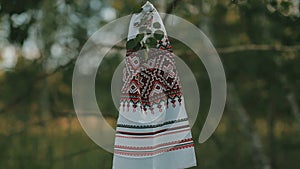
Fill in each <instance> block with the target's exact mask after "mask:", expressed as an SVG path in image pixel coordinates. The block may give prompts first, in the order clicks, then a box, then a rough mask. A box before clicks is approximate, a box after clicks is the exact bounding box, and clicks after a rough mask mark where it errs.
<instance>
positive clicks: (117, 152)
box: [114, 143, 194, 156]
mask: <svg viewBox="0 0 300 169" xmlns="http://www.w3.org/2000/svg"><path fill="white" fill-rule="evenodd" d="M191 147H194V143H190V144H186V145H182V146H176V147H173V148H165V149H161V150H156V151H153V152H124V151H118V150H115V151H114V153H115V154H121V155H128V156H153V155H156V154H159V153H163V152H170V151H175V150H181V149H185V148H191Z"/></svg>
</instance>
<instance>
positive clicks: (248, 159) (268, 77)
mask: <svg viewBox="0 0 300 169" xmlns="http://www.w3.org/2000/svg"><path fill="white" fill-rule="evenodd" d="M144 2H145V1H142V0H110V1H108V0H23V1H20V0H0V168H1V169H41V168H43V169H44V168H45V169H52V168H55V169H73V168H76V169H87V168H89V169H100V168H101V169H109V168H111V167H112V154H110V153H108V152H106V151H104V150H103V149H101V148H100V147H98V146H97V145H96V144H95V143H94V142H93V141H92V140H91V139H89V137H88V136H87V135H86V134H85V132H84V131H83V129H82V128H81V126H80V124H79V122H78V120H77V118H76V114H75V112H74V108H73V103H72V92H71V89H72V73H73V68H74V64H75V60H76V58H77V56H78V54H79V52H80V50H81V48H82V46H83V44H84V43H85V42H86V41H87V39H88V38H89V37H90V36H91V35H92V34H93V33H94V32H95V31H97V30H98V29H99V28H101V26H103V25H105V24H107V23H109V22H110V21H113V20H114V19H116V18H119V17H122V16H126V15H129V14H132V13H134V12H137V11H139V9H140V8H141V6H142V4H143V3H144ZM151 2H152V3H153V4H154V5H155V6H156V7H157V9H158V10H159V12H164V13H170V14H173V15H177V16H179V17H182V18H184V19H186V20H188V21H190V22H191V23H193V24H194V25H196V26H197V27H199V28H200V29H201V30H202V31H203V32H204V33H205V34H206V35H207V36H208V38H209V39H210V40H211V41H212V43H213V44H214V46H215V47H216V49H217V51H218V53H219V55H220V58H221V60H222V62H223V65H224V69H225V72H226V76H227V81H228V98H227V104H226V109H225V112H224V116H223V118H222V120H221V123H220V125H219V127H218V128H217V131H216V132H215V133H214V135H213V136H212V137H211V138H210V139H209V140H208V141H207V142H205V143H204V144H199V143H198V142H197V138H198V137H199V133H200V131H201V128H202V126H203V123H204V121H205V118H206V116H207V112H208V110H209V106H210V92H211V91H210V83H209V78H208V76H207V72H206V70H205V67H204V66H203V65H202V63H201V61H200V60H199V59H198V58H197V56H196V55H195V54H194V53H193V52H192V51H191V50H190V49H189V48H188V47H187V46H185V45H184V44H182V43H181V42H179V41H177V40H176V39H172V38H171V44H172V45H173V48H174V52H175V54H176V55H177V56H179V57H180V58H181V59H183V60H184V61H185V62H186V64H187V65H189V67H190V69H191V70H192V71H193V73H194V75H195V77H196V79H197V83H198V85H199V91H200V93H201V105H200V110H199V116H198V118H197V120H196V123H195V125H194V127H193V129H192V132H193V137H194V140H195V142H196V155H197V160H198V167H194V168H205V169H240V168H243V169H299V168H300V163H299V156H300V95H299V93H300V88H299V86H300V78H299V77H300V69H299V65H300V53H299V52H300V31H299V28H300V12H299V10H300V3H299V0H210V1H209V0H152V1H151ZM124 54H125V45H124V43H120V44H118V46H117V47H116V48H114V49H113V50H112V51H111V52H110V53H109V54H108V55H107V56H106V57H105V59H104V61H103V62H102V63H101V65H100V67H99V70H98V75H97V78H96V95H97V101H98V104H99V107H100V109H101V111H102V112H103V114H104V116H105V118H106V120H107V122H109V124H111V126H112V127H114V128H115V126H116V119H117V117H118V112H117V109H116V108H115V107H114V104H113V101H112V97H111V93H110V91H111V89H110V87H111V86H110V84H111V79H112V75H113V72H114V70H115V69H116V67H117V66H118V64H119V63H120V62H121V61H122V60H123V58H124Z"/></svg>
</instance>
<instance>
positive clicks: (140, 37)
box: [135, 33, 145, 42]
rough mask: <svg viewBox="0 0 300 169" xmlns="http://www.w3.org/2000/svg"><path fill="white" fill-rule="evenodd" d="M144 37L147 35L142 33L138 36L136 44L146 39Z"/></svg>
mask: <svg viewBox="0 0 300 169" xmlns="http://www.w3.org/2000/svg"><path fill="white" fill-rule="evenodd" d="M144 37H145V34H143V33H140V34H138V35H136V37H135V41H136V42H140V41H142V40H143V39H144Z"/></svg>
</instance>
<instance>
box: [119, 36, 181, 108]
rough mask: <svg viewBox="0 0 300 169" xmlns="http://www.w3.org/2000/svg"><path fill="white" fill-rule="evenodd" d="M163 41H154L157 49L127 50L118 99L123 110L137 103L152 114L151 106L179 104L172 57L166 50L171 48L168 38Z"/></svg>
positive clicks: (135, 105)
mask: <svg viewBox="0 0 300 169" xmlns="http://www.w3.org/2000/svg"><path fill="white" fill-rule="evenodd" d="M165 41H166V42H164V43H162V42H161V41H159V42H158V44H159V45H158V47H159V49H150V50H149V51H146V50H139V51H129V50H128V51H127V54H126V61H125V63H126V65H125V68H124V70H123V75H124V76H123V82H124V85H123V87H122V90H121V100H120V101H121V108H123V111H125V110H126V108H127V110H129V107H130V106H131V105H132V106H133V108H134V109H133V111H135V109H136V108H137V107H138V106H140V108H141V109H142V110H143V111H144V112H146V113H147V110H150V111H151V113H153V112H154V109H155V108H157V109H158V110H159V112H161V111H162V107H163V106H166V107H168V106H169V104H170V103H171V104H172V106H173V107H175V103H176V101H178V102H179V104H181V100H182V99H181V96H182V93H181V86H180V83H179V78H178V73H177V70H176V66H175V60H174V56H173V53H172V52H170V50H168V49H171V45H170V43H169V41H168V39H166V40H165ZM145 52H146V53H145ZM145 55H147V57H145ZM130 103H132V104H130Z"/></svg>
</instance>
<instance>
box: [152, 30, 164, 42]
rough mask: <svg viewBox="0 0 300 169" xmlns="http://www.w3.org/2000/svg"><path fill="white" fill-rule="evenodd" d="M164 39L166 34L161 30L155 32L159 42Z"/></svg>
mask: <svg viewBox="0 0 300 169" xmlns="http://www.w3.org/2000/svg"><path fill="white" fill-rule="evenodd" d="M163 37H164V32H163V31H161V30H157V31H155V32H154V38H155V39H157V40H161V39H162V38H163Z"/></svg>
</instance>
